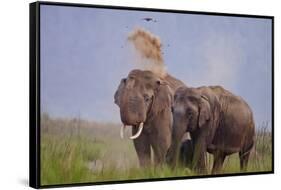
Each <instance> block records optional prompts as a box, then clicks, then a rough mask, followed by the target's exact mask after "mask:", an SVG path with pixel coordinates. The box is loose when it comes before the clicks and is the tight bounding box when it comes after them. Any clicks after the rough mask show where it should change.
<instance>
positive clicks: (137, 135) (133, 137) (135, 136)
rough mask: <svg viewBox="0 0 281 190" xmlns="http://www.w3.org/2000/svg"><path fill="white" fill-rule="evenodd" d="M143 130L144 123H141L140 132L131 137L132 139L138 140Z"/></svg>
mask: <svg viewBox="0 0 281 190" xmlns="http://www.w3.org/2000/svg"><path fill="white" fill-rule="evenodd" d="M142 129H143V122H141V123H140V125H139V129H138V132H137V133H136V134H135V135H133V136H131V137H130V139H132V140H133V139H136V138H138V137H139V136H140V134H141V132H142Z"/></svg>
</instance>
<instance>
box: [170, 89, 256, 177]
mask: <svg viewBox="0 0 281 190" xmlns="http://www.w3.org/2000/svg"><path fill="white" fill-rule="evenodd" d="M173 120H174V122H173V132H172V144H171V146H170V148H169V150H168V153H167V156H166V159H167V162H168V163H169V164H170V165H171V166H173V167H175V166H176V164H177V161H178V157H179V151H180V144H181V139H182V137H183V135H184V134H185V133H186V132H189V133H190V135H191V139H192V141H193V143H194V151H193V156H192V167H193V168H194V169H196V170H197V171H198V172H199V173H205V172H206V165H205V155H206V153H207V152H209V153H211V154H213V155H214V164H213V168H212V173H218V172H219V171H220V170H221V168H222V165H223V162H224V159H225V157H226V156H227V155H230V154H233V153H237V152H239V157H240V167H241V169H242V170H245V169H246V167H247V163H248V159H249V155H250V151H251V149H252V147H253V145H254V136H255V124H254V119H253V114H252V111H251V108H250V107H249V105H248V104H247V103H246V102H245V101H244V100H243V99H242V98H241V97H239V96H236V95H234V94H232V93H231V92H229V91H227V90H225V89H224V88H222V87H220V86H210V87H200V88H187V87H180V88H178V89H177V90H176V92H175V95H174V105H173Z"/></svg>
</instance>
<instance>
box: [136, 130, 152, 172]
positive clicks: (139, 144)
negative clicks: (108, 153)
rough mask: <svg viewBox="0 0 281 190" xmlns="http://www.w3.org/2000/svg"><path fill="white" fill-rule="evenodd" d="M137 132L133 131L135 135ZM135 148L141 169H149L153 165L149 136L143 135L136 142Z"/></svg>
mask: <svg viewBox="0 0 281 190" xmlns="http://www.w3.org/2000/svg"><path fill="white" fill-rule="evenodd" d="M135 133H136V131H134V130H133V134H135ZM134 146H135V149H136V152H137V156H138V159H139V164H140V167H149V166H150V165H151V150H150V142H149V138H148V135H146V134H141V135H140V136H139V137H138V138H137V139H135V140H134Z"/></svg>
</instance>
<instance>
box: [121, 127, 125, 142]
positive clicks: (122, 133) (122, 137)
mask: <svg viewBox="0 0 281 190" xmlns="http://www.w3.org/2000/svg"><path fill="white" fill-rule="evenodd" d="M125 128H126V125H123V126H122V127H121V128H120V137H121V139H124V131H125Z"/></svg>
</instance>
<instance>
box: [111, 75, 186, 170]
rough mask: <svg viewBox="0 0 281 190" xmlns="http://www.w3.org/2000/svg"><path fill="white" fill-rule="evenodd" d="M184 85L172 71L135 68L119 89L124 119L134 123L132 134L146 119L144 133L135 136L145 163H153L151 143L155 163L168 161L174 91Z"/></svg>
mask: <svg viewBox="0 0 281 190" xmlns="http://www.w3.org/2000/svg"><path fill="white" fill-rule="evenodd" d="M181 85H183V83H182V82H181V81H179V80H177V79H175V78H174V77H172V76H170V75H167V76H166V77H165V78H163V79H160V78H159V77H157V75H155V74H153V73H152V72H151V71H142V70H132V71H131V72H130V73H129V75H128V77H127V78H124V79H122V80H121V82H120V85H119V87H118V89H117V91H116V92H115V95H114V99H115V103H116V104H117V105H118V106H119V108H120V117H121V121H122V123H123V124H124V125H130V126H132V134H136V132H137V126H138V125H139V123H141V122H144V128H143V131H142V133H141V135H140V136H139V137H138V138H137V139H134V140H133V141H134V146H135V149H136V153H137V156H138V159H139V163H140V166H142V167H143V166H149V165H150V164H151V147H152V149H153V152H154V163H156V164H162V163H163V162H165V155H166V153H167V150H168V148H169V146H170V143H171V134H172V112H171V106H172V102H173V95H174V91H175V89H177V88H178V87H179V86H181Z"/></svg>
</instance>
